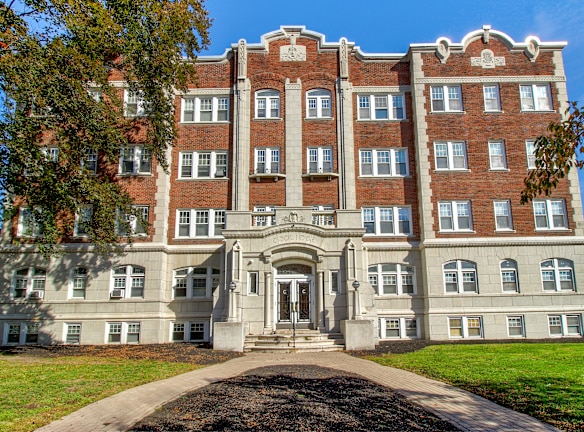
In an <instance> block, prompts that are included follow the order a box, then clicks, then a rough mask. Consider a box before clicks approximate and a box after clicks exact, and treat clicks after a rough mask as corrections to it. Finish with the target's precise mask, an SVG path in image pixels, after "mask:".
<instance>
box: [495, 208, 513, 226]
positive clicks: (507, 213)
mask: <svg viewBox="0 0 584 432" xmlns="http://www.w3.org/2000/svg"><path fill="white" fill-rule="evenodd" d="M493 205H494V206H495V229H496V230H497V231H511V230H513V221H512V219H511V202H510V201H508V200H496V201H493Z"/></svg>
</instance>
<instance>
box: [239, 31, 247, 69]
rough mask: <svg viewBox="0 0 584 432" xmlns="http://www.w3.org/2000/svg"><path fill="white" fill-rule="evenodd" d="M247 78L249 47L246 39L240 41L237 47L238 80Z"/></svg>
mask: <svg viewBox="0 0 584 432" xmlns="http://www.w3.org/2000/svg"><path fill="white" fill-rule="evenodd" d="M246 76H247V46H246V43H245V39H240V40H239V45H238V46H237V78H238V79H245V77H246Z"/></svg>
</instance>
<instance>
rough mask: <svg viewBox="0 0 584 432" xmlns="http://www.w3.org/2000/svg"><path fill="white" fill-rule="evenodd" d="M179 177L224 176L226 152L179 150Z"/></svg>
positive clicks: (207, 177)
mask: <svg viewBox="0 0 584 432" xmlns="http://www.w3.org/2000/svg"><path fill="white" fill-rule="evenodd" d="M179 158H180V169H179V178H181V179H189V178H206V179H209V178H211V179H212V178H225V177H226V176H227V152H223V151H220V152H215V151H209V152H181V153H180V156H179Z"/></svg>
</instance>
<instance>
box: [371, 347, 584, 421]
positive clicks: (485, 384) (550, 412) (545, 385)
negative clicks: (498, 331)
mask: <svg viewBox="0 0 584 432" xmlns="http://www.w3.org/2000/svg"><path fill="white" fill-rule="evenodd" d="M583 356H584V343H529V344H528V343H514V344H480V345H467V344H465V345H455V344H449V345H434V346H430V347H427V348H424V349H422V350H420V351H416V352H412V353H407V354H396V355H392V354H389V355H387V356H383V357H376V358H371V359H372V360H374V361H376V362H378V363H380V364H382V365H385V366H392V367H397V368H401V369H407V370H409V371H412V372H415V373H418V374H421V375H424V376H427V377H429V378H434V379H438V380H441V381H445V382H447V383H450V384H452V385H454V386H457V387H460V388H463V389H465V390H468V391H470V392H472V393H476V394H478V395H480V396H483V397H485V398H487V399H490V400H492V401H494V402H496V403H498V404H500V405H503V406H506V407H509V408H511V409H513V410H515V411H520V412H523V413H525V414H529V415H531V416H534V417H537V418H539V419H540V420H543V421H545V422H547V423H551V424H553V425H554V426H556V427H558V428H560V429H562V430H571V431H576V430H582V428H584V363H583V362H582V358H583Z"/></svg>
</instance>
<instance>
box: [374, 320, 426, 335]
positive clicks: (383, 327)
mask: <svg viewBox="0 0 584 432" xmlns="http://www.w3.org/2000/svg"><path fill="white" fill-rule="evenodd" d="M379 329H380V337H381V339H410V338H417V337H419V336H420V335H419V333H418V320H417V319H416V318H381V319H380V326H379Z"/></svg>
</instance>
